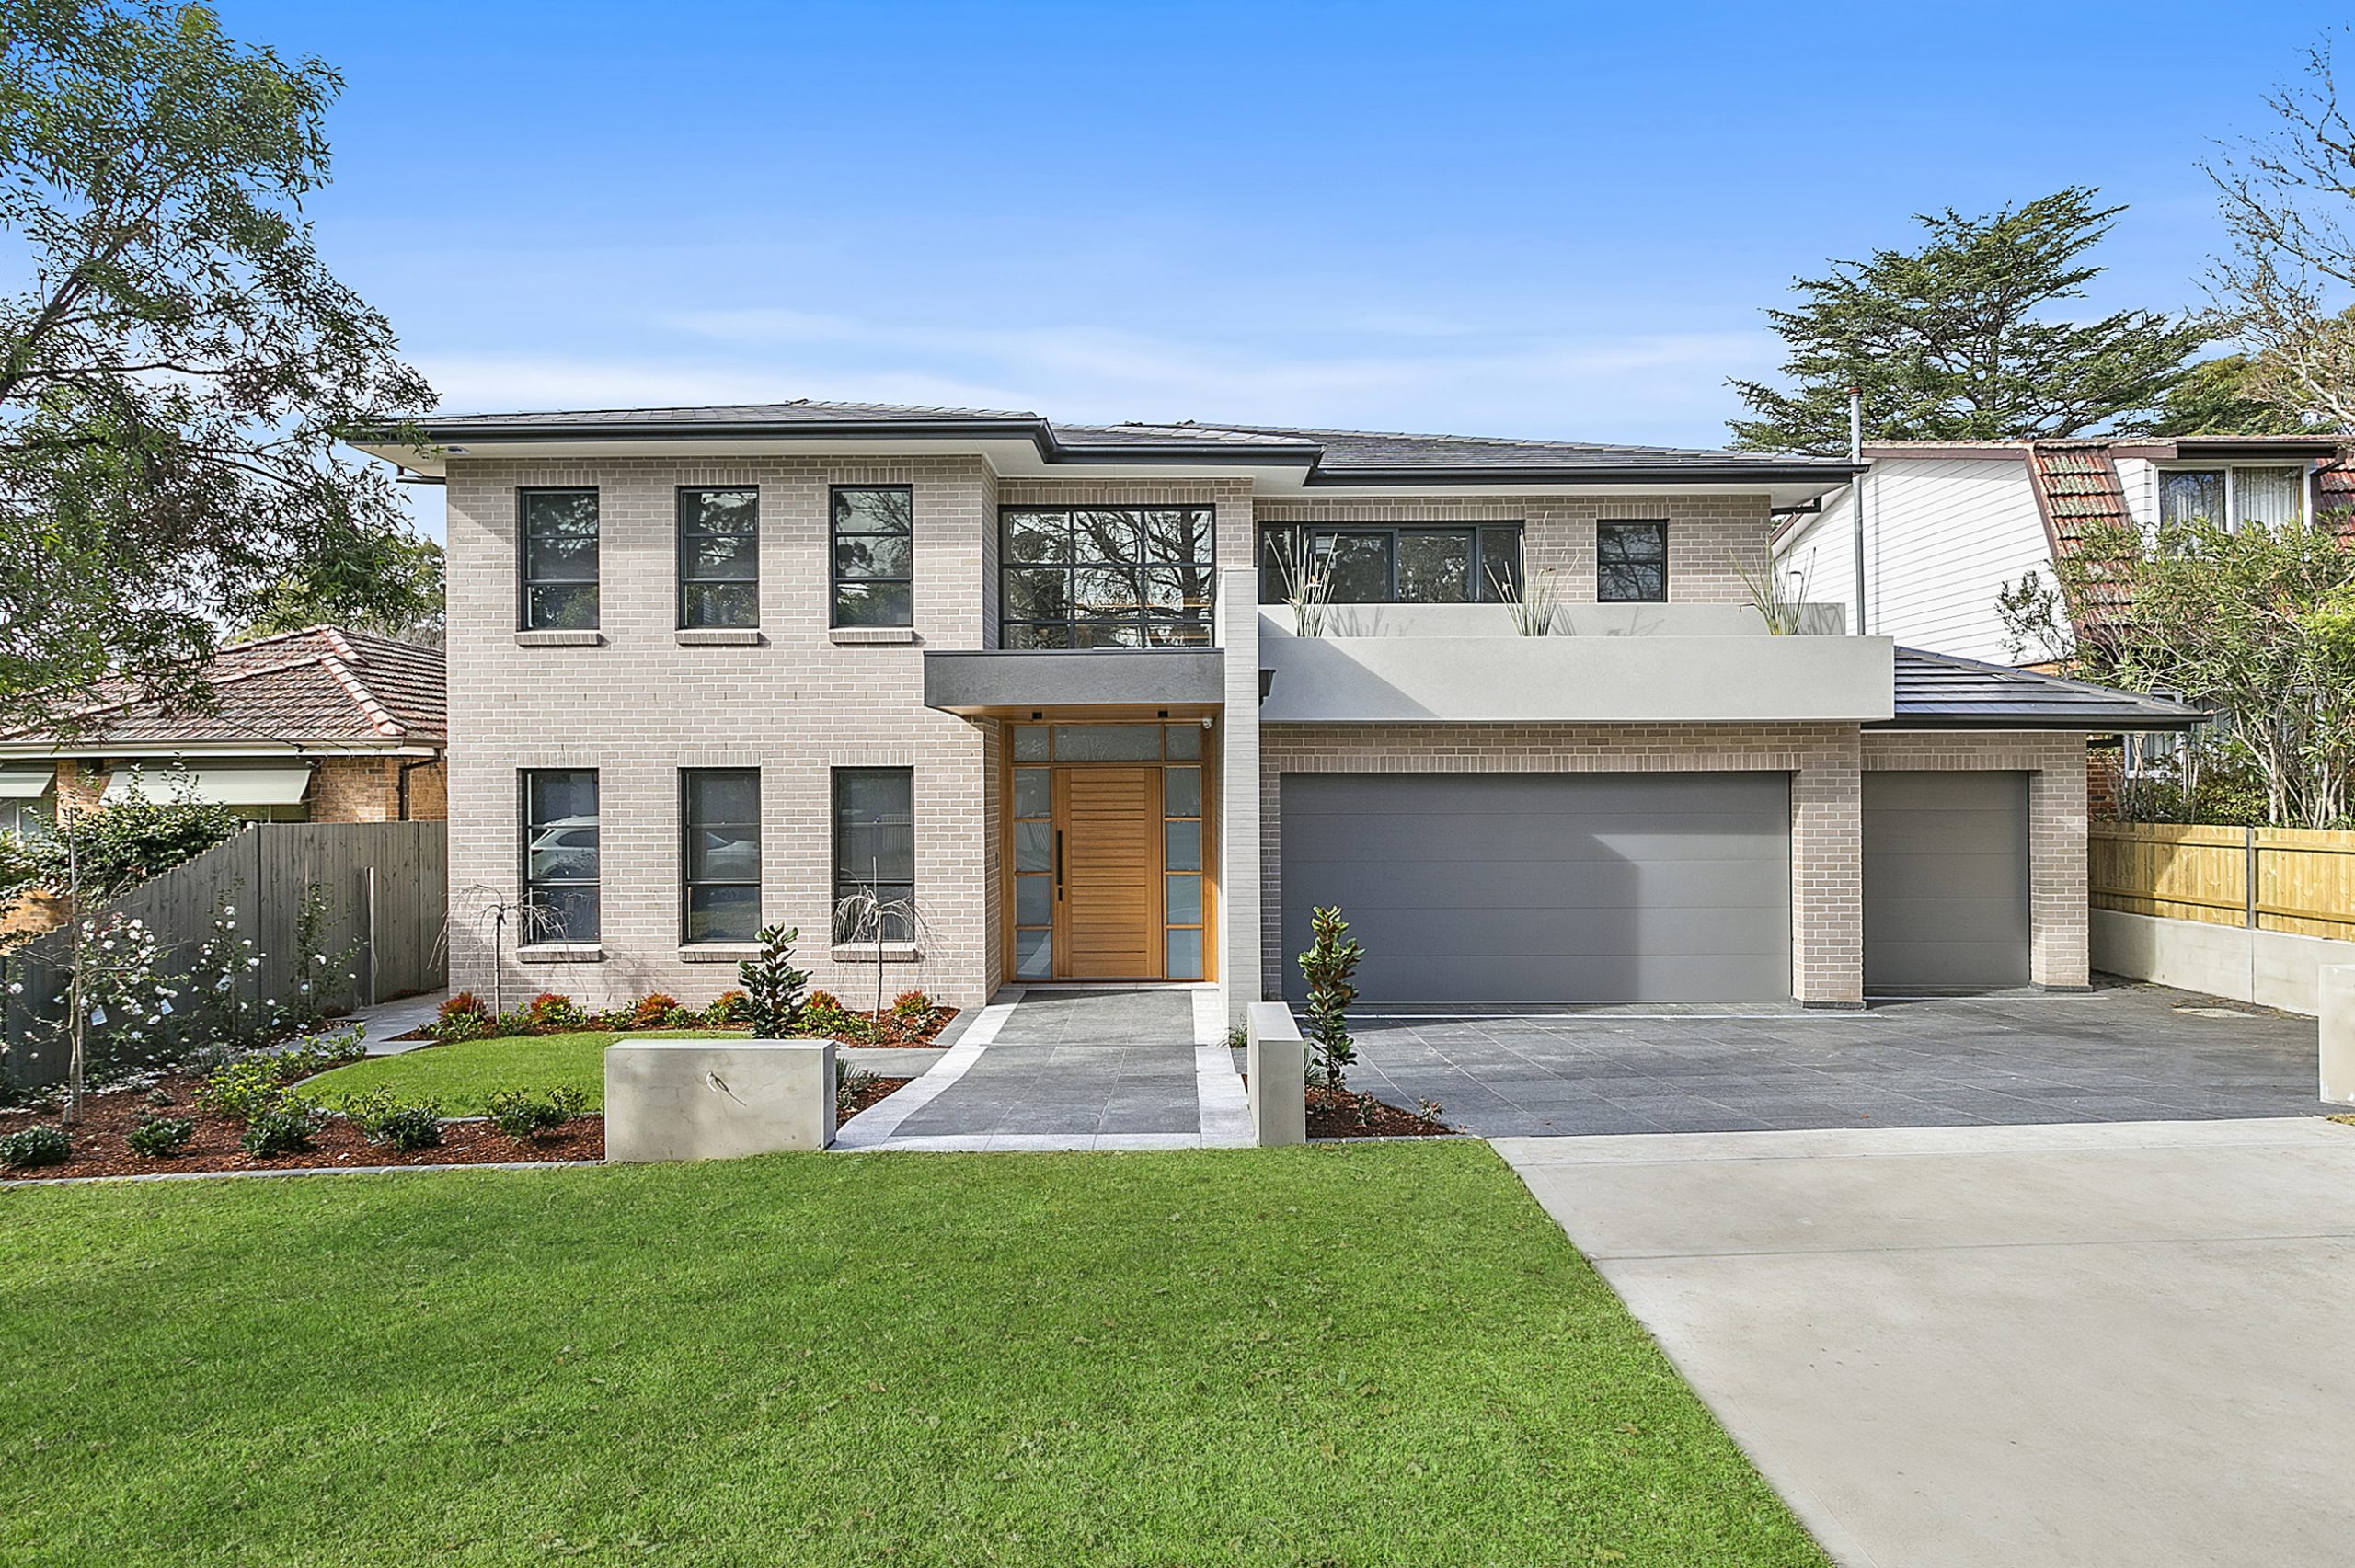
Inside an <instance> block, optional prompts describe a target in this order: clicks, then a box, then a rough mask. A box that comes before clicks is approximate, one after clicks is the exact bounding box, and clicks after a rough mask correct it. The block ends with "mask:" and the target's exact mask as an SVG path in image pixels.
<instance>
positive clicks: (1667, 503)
mask: <svg viewBox="0 0 2355 1568" xmlns="http://www.w3.org/2000/svg"><path fill="white" fill-rule="evenodd" d="M1769 504H1770V503H1769V501H1768V499H1767V498H1766V497H1764V496H1502V497H1494V498H1489V497H1478V498H1454V497H1445V498H1430V497H1396V498H1385V497H1376V498H1365V499H1354V498H1348V497H1310V498H1295V497H1289V496H1287V497H1281V498H1268V497H1261V498H1259V500H1258V503H1257V508H1256V511H1257V517H1258V521H1260V522H1262V523H1277V522H1383V523H1407V522H1484V521H1518V522H1520V523H1521V524H1522V538H1521V549H1522V571H1523V572H1524V573H1525V574H1534V573H1537V572H1542V571H1548V570H1550V571H1553V572H1554V573H1555V574H1556V581H1557V584H1558V585H1559V587H1560V590H1561V596H1562V599H1563V600H1564V601H1566V602H1570V603H1580V602H1588V601H1592V600H1593V598H1594V594H1595V584H1594V578H1595V573H1594V525H1595V524H1596V523H1597V522H1598V521H1606V520H1614V519H1619V520H1626V519H1637V520H1641V519H1653V518H1664V519H1666V520H1667V521H1668V597H1669V598H1670V600H1671V601H1678V602H1684V603H1713V604H1741V603H1746V602H1748V601H1749V599H1750V590H1749V589H1747V588H1745V587H1744V586H1743V585H1742V581H1741V571H1742V570H1746V571H1749V572H1752V573H1753V574H1763V572H1764V571H1765V569H1766V566H1767V562H1768V560H1769V558H1770V555H1771V552H1772V542H1773V538H1774V520H1773V519H1772V517H1771V516H1769V515H1768V507H1769ZM1219 548H1220V550H1221V551H1222V553H1223V551H1224V550H1225V548H1226V541H1225V538H1224V529H1223V527H1222V529H1221V538H1220V541H1219ZM1226 559H1227V557H1226V556H1225V555H1223V554H1222V555H1221V560H1222V562H1224V561H1226ZM1242 559H1244V560H1245V561H1246V562H1247V561H1248V560H1250V559H1251V557H1249V556H1247V555H1246V556H1245V557H1242ZM1737 567H1740V570H1737V569H1736V568H1737Z"/></svg>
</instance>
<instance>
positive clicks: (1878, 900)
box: [1864, 773, 2028, 996]
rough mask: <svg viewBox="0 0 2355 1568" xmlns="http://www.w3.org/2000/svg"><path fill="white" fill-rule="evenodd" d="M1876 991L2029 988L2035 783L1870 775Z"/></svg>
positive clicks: (1985, 776) (1974, 776) (1870, 919)
mask: <svg viewBox="0 0 2355 1568" xmlns="http://www.w3.org/2000/svg"><path fill="white" fill-rule="evenodd" d="M1864 807H1865V821H1864V838H1865V989H1866V990H1868V991H1872V992H1875V993H1877V994H1878V995H1882V996H1890V995H1904V994H1909V993H1918V992H1923V991H1945V990H1994V989H1998V988H2001V987H2005V986H2024V985H2026V984H2028V775H2027V774H2026V773H1867V774H1866V775H1865V784H1864Z"/></svg>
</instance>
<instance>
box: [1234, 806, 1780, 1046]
mask: <svg viewBox="0 0 2355 1568" xmlns="http://www.w3.org/2000/svg"><path fill="white" fill-rule="evenodd" d="M1282 812H1283V819H1282V833H1283V841H1282V848H1281V861H1280V863H1279V875H1280V876H1281V883H1282V888H1283V939H1284V970H1285V974H1284V985H1285V994H1286V995H1287V996H1289V997H1291V998H1292V1000H1294V1001H1299V1000H1301V998H1302V996H1303V994H1304V989H1305V988H1304V982H1303V981H1302V979H1301V975H1300V967H1299V965H1298V963H1297V962H1296V958H1297V956H1298V955H1299V954H1300V953H1301V952H1303V951H1304V949H1305V948H1306V947H1307V945H1308V940H1309V929H1308V924H1309V910H1311V908H1312V907H1314V906H1315V905H1318V904H1338V905H1340V906H1341V909H1342V912H1343V913H1344V914H1346V915H1347V916H1348V917H1349V921H1350V934H1351V935H1353V936H1355V937H1357V938H1358V939H1359V940H1361V941H1362V942H1363V943H1364V944H1365V947H1366V957H1365V962H1364V964H1363V965H1362V966H1361V968H1360V969H1359V985H1360V989H1361V993H1362V995H1363V996H1364V998H1365V1000H1367V1001H1373V1002H1385V1001H1389V1002H1581V1001H1585V1002H1597V1001H1761V1000H1769V999H1779V998H1786V997H1788V996H1789V995H1790V994H1791V958H1790V950H1791V935H1790V932H1791V826H1790V824H1791V807H1790V777H1789V775H1788V774H1786V773H1484V774H1460V773H1453V774H1431V773H1287V774H1285V775H1284V778H1283V784H1282Z"/></svg>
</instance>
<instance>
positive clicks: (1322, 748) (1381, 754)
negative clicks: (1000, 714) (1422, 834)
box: [1259, 724, 1864, 1006]
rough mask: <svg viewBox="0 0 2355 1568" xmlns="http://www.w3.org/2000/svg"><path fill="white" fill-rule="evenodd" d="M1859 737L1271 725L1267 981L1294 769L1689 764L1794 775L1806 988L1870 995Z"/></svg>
mask: <svg viewBox="0 0 2355 1568" xmlns="http://www.w3.org/2000/svg"><path fill="white" fill-rule="evenodd" d="M1857 761H1858V737H1857V730H1856V727H1855V726H1854V725H1837V724H1807V725H1798V724H1781V725H1776V724H1723V725H1699V724H1459V725H1440V724H1429V725H1423V724H1401V725H1388V724H1383V725H1373V724H1366V725H1309V724H1269V725H1263V726H1262V727H1260V730H1259V781H1260V783H1259V856H1260V860H1259V878H1260V890H1259V905H1260V936H1261V962H1262V963H1263V965H1264V966H1265V969H1266V984H1267V987H1268V989H1269V990H1278V989H1280V988H1281V985H1282V977H1283V973H1284V965H1285V964H1287V963H1288V962H1290V959H1289V957H1288V956H1286V955H1285V954H1284V953H1283V951H1282V945H1283V933H1282V930H1281V922H1282V909H1283V895H1282V866H1281V859H1282V854H1281V850H1282V836H1283V824H1282V820H1281V802H1282V795H1281V788H1282V775H1283V774H1285V773H1665V772H1676V773H1687V772H1701V771H1720V770H1722V771H1732V772H1746V771H1753V770H1755V771H1770V772H1776V773H1789V774H1790V775H1791V815H1792V822H1791V861H1792V864H1791V967H1792V977H1791V985H1792V994H1793V995H1794V996H1796V997H1797V998H1798V999H1799V1000H1800V1001H1807V1002H1812V1003H1817V1004H1819V1005H1831V1006H1854V1005H1858V1004H1861V1002H1862V1001H1863V1000H1864V926H1863V897H1864V884H1863V876H1864V864H1863V848H1862V840H1861V823H1860V819H1859V808H1860V798H1859V789H1860V784H1859V780H1858V775H1857Z"/></svg>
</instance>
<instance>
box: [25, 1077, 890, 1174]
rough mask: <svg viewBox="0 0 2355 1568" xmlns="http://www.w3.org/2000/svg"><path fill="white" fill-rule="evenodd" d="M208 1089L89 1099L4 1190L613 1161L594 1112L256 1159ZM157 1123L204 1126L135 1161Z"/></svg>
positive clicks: (458, 1122)
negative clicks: (206, 1097) (58, 1141)
mask: <svg viewBox="0 0 2355 1568" xmlns="http://www.w3.org/2000/svg"><path fill="white" fill-rule="evenodd" d="M202 1082H203V1080H202V1079H201V1078H196V1077H192V1076H187V1075H179V1074H175V1075H172V1076H169V1077H166V1078H164V1079H161V1080H159V1081H158V1082H156V1083H155V1084H154V1085H153V1087H152V1088H148V1087H143V1088H137V1089H118V1090H112V1091H109V1092H107V1093H98V1094H91V1095H88V1096H86V1098H85V1099H84V1100H83V1102H82V1119H81V1120H80V1121H79V1122H77V1123H76V1124H75V1126H73V1127H69V1128H67V1129H66V1131H67V1133H68V1136H69V1137H70V1138H71V1139H72V1140H73V1147H74V1152H73V1156H72V1158H70V1159H68V1160H67V1161H66V1162H64V1163H63V1164H59V1165H30V1166H23V1167H13V1166H9V1167H0V1183H5V1182H24V1181H40V1180H54V1179H55V1178H58V1177H61V1176H154V1175H164V1174H170V1173H201V1172H220V1171H310V1170H333V1169H336V1168H338V1167H352V1168H359V1167H365V1166H375V1165H508V1164H522V1163H529V1162H553V1161H567V1160H603V1158H604V1157H605V1118H604V1116H603V1115H601V1114H599V1113H596V1112H593V1111H592V1112H589V1113H586V1114H583V1115H581V1116H575V1117H574V1118H573V1119H572V1120H571V1121H569V1122H568V1123H566V1124H565V1125H564V1126H563V1127H557V1128H554V1129H552V1130H550V1131H548V1132H545V1133H541V1134H539V1135H537V1136H534V1137H531V1138H511V1137H509V1136H508V1135H507V1134H506V1133H503V1132H501V1131H500V1130H499V1128H498V1127H496V1126H495V1125H493V1124H492V1123H491V1122H489V1121H488V1120H484V1119H480V1118H475V1117H465V1118H457V1119H450V1120H445V1121H443V1122H442V1141H441V1142H440V1143H439V1144H437V1145H435V1146H434V1147H432V1148H431V1149H416V1150H398V1149H395V1148H393V1147H392V1146H391V1145H389V1144H385V1143H377V1142H374V1141H373V1140H371V1139H369V1138H368V1137H367V1136H366V1135H365V1134H363V1133H362V1131H361V1130H360V1128H359V1127H357V1126H356V1125H354V1124H353V1123H352V1122H351V1121H350V1119H349V1118H347V1117H345V1116H328V1117H327V1118H326V1120H325V1121H324V1122H323V1124H322V1125H321V1126H320V1127H319V1130H318V1131H316V1133H314V1134H312V1136H311V1147H310V1148H308V1149H304V1150H293V1151H292V1152H289V1153H285V1154H275V1155H258V1154H248V1153H247V1152H246V1151H245V1150H243V1149H241V1148H239V1147H238V1139H241V1138H243V1137H244V1136H245V1131H246V1122H245V1119H244V1118H243V1117H241V1116H227V1115H224V1114H223V1113H221V1112H218V1111H209V1110H206V1109H204V1108H203V1107H201V1106H200V1105H199V1104H197V1103H196V1094H197V1090H198V1088H199V1087H200V1086H201V1083H202ZM911 1082H913V1080H912V1079H906V1078H881V1077H875V1078H871V1080H870V1081H869V1082H866V1083H863V1084H861V1085H860V1086H859V1087H858V1089H857V1090H856V1093H853V1094H852V1095H851V1096H850V1103H849V1104H847V1105H845V1106H842V1107H839V1108H838V1109H837V1111H836V1113H835V1117H834V1125H835V1126H837V1127H839V1126H841V1125H842V1124H843V1123H844V1122H846V1121H848V1120H850V1118H851V1117H853V1116H856V1115H857V1114H858V1113H859V1112H861V1111H863V1110H865V1109H867V1107H868V1106H869V1105H872V1104H876V1103H877V1102H879V1101H880V1100H883V1099H885V1098H887V1097H889V1096H890V1094H891V1093H893V1092H895V1091H897V1090H899V1089H902V1088H904V1087H906V1086H907V1085H908V1084H909V1083H911ZM157 1094H161V1095H164V1096H166V1097H167V1098H168V1099H169V1101H170V1104H160V1103H158V1102H157V1100H156V1099H155V1098H154V1096H155V1095H157ZM149 1116H186V1117H188V1118H189V1119H190V1120H191V1121H193V1122H194V1123H195V1124H196V1130H195V1132H194V1134H193V1135H192V1136H190V1139H189V1140H188V1143H187V1145H186V1147H184V1148H183V1149H182V1150H180V1151H179V1152H178V1154H169V1155H144V1154H140V1153H137V1152H135V1151H134V1150H132V1148H131V1146H130V1144H129V1143H128V1142H127V1141H126V1139H128V1138H129V1136H130V1134H131V1131H132V1128H134V1127H137V1126H138V1125H139V1124H140V1123H141V1122H142V1121H144V1119H146V1118H147V1117H149ZM57 1125H58V1117H57V1112H55V1111H54V1110H41V1111H33V1110H13V1111H0V1138H6V1136H7V1135H8V1134H10V1133H12V1132H15V1131H17V1129H18V1128H20V1127H35V1126H41V1127H55V1126H57Z"/></svg>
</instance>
